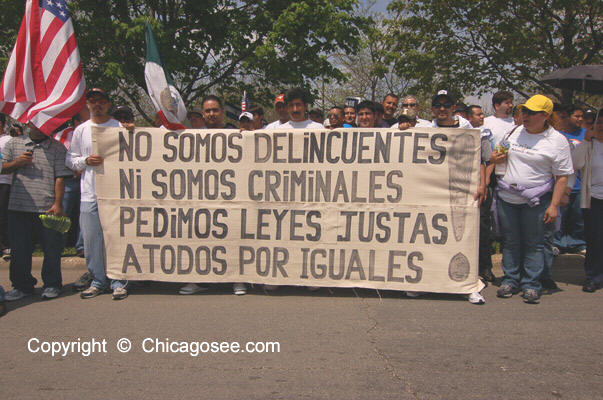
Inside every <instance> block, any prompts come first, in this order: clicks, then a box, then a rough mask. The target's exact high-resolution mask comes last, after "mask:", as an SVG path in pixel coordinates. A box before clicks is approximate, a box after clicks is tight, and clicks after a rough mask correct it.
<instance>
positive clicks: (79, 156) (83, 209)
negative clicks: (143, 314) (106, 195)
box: [66, 88, 128, 300]
mask: <svg viewBox="0 0 603 400" xmlns="http://www.w3.org/2000/svg"><path fill="white" fill-rule="evenodd" d="M86 106H87V107H88V110H90V119H89V120H88V121H86V122H84V123H83V124H81V125H79V126H78V127H77V128H76V129H75V131H74V132H73V139H72V140H71V146H70V148H69V152H68V153H67V159H66V164H67V166H68V167H69V168H71V169H72V170H74V171H82V176H81V196H82V198H81V204H80V225H81V229H82V235H83V237H84V254H85V255H86V265H87V266H88V270H89V271H90V273H91V274H92V276H93V280H92V283H91V285H90V287H89V288H88V289H86V290H84V291H83V292H81V293H80V296H81V297H82V299H89V298H92V297H96V296H98V295H100V294H102V293H103V292H105V291H106V290H108V289H109V287H110V288H111V289H113V299H114V300H121V299H125V298H126V297H127V296H128V292H127V289H126V283H127V282H126V281H121V280H109V279H108V278H107V275H106V269H105V254H104V251H105V248H104V247H105V246H104V240H103V229H102V227H101V223H100V218H99V213H98V204H97V197H96V183H95V177H94V175H95V171H96V169H97V167H100V166H102V165H103V157H102V156H99V155H98V154H95V153H93V152H92V150H93V148H92V127H102V128H110V127H120V126H121V125H120V123H119V122H118V121H117V120H115V119H113V118H112V117H111V115H110V114H109V110H110V109H111V100H110V99H109V96H108V95H107V94H106V93H105V91H104V90H102V89H99V88H94V89H91V90H89V91H88V93H87V94H86Z"/></svg>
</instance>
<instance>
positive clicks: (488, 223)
mask: <svg viewBox="0 0 603 400" xmlns="http://www.w3.org/2000/svg"><path fill="white" fill-rule="evenodd" d="M486 190H487V191H488V198H487V199H486V201H484V203H483V204H482V205H481V207H480V208H479V273H482V272H485V271H492V238H491V236H492V233H491V232H492V216H491V215H490V208H491V207H492V194H493V191H492V190H490V188H486Z"/></svg>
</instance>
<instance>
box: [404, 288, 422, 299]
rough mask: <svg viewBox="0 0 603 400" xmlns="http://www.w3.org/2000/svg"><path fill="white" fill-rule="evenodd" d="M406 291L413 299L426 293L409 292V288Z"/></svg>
mask: <svg viewBox="0 0 603 400" xmlns="http://www.w3.org/2000/svg"><path fill="white" fill-rule="evenodd" d="M404 293H405V294H406V296H408V297H410V298H411V299H416V298H417V297H421V296H423V294H424V292H409V291H408V290H407V291H406V292H404Z"/></svg>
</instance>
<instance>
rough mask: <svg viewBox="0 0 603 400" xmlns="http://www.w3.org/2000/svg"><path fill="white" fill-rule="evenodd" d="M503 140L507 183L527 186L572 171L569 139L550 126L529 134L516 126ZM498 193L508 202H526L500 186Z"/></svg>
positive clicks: (541, 182)
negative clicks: (506, 143)
mask: <svg viewBox="0 0 603 400" xmlns="http://www.w3.org/2000/svg"><path fill="white" fill-rule="evenodd" d="M507 142H509V145H510V147H509V151H508V153H507V168H506V171H505V175H504V176H503V179H504V180H505V182H507V183H509V184H513V183H515V184H518V185H522V186H524V187H526V188H531V187H535V186H539V185H543V184H545V183H547V182H548V181H549V180H550V179H551V178H553V176H561V175H571V174H573V173H574V168H573V164H572V157H571V152H570V145H569V142H568V141H567V139H566V138H565V136H563V135H562V134H561V133H559V132H557V131H556V130H555V129H554V128H553V127H549V128H548V129H547V130H545V131H544V132H542V133H537V134H532V133H528V131H526V130H525V128H524V127H523V126H520V127H519V128H517V129H516V130H515V132H513V134H512V135H511V136H509V138H508V139H507ZM499 194H500V197H501V198H502V199H503V200H504V201H506V202H508V203H513V204H524V203H527V201H526V199H524V198H523V197H521V196H519V195H515V194H513V193H509V192H506V191H503V190H501V191H500V192H499Z"/></svg>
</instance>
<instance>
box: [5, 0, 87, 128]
mask: <svg viewBox="0 0 603 400" xmlns="http://www.w3.org/2000/svg"><path fill="white" fill-rule="evenodd" d="M85 92H86V82H85V80H84V73H83V71H82V64H81V61H80V53H79V51H78V48H77V43H76V40H75V32H74V30H73V24H72V21H71V14H70V13H69V10H68V9H67V5H66V4H65V0H27V3H26V4H25V15H24V17H23V21H22V22H21V28H20V29H19V35H18V36H17V42H16V43H15V47H14V49H13V52H12V54H11V56H10V60H9V62H8V65H7V67H6V71H5V73H4V79H3V80H2V85H1V86H0V112H3V113H5V114H9V115H10V116H11V117H13V118H15V119H18V120H19V121H21V122H23V123H26V122H30V121H31V122H32V123H33V124H34V125H35V126H37V127H38V128H39V129H40V130H41V131H42V132H44V133H46V134H47V135H50V134H51V133H52V132H53V131H54V130H55V129H56V128H58V127H59V126H61V125H62V124H63V123H65V121H67V120H68V119H69V118H71V117H72V116H73V115H75V114H76V113H78V112H79V111H80V110H81V109H82V107H83V106H84V105H85V102H86V98H85Z"/></svg>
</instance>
